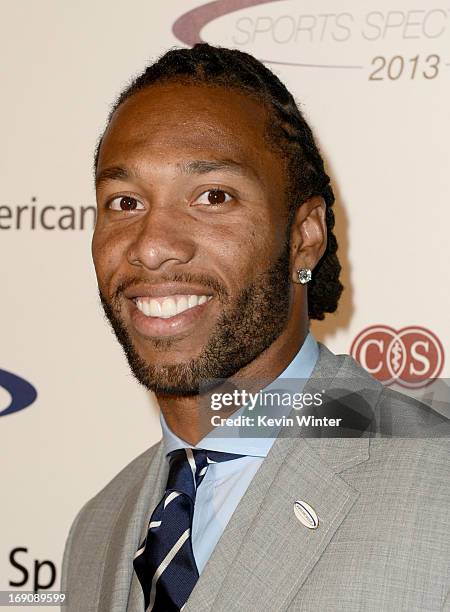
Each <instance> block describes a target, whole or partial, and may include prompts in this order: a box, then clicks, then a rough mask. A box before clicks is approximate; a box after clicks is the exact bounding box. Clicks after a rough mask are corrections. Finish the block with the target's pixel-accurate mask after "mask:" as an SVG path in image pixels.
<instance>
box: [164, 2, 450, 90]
mask: <svg viewBox="0 0 450 612" xmlns="http://www.w3.org/2000/svg"><path fill="white" fill-rule="evenodd" d="M395 4H396V3H395V2H393V3H391V8H390V9H384V10H379V9H378V10H375V8H376V6H372V7H370V8H369V7H368V6H367V4H366V3H364V2H360V0H352V1H350V2H347V3H346V6H345V10H344V9H342V10H340V7H341V6H342V5H339V4H337V3H336V2H335V0H322V2H320V8H318V7H317V2H315V1H314V0H216V1H215V2H208V3H204V4H202V5H200V6H198V7H196V8H194V9H191V10H190V11H188V12H186V13H184V14H183V15H181V16H180V17H179V18H178V19H177V20H176V21H175V23H174V24H173V28H172V29H173V33H174V35H175V36H176V37H177V38H178V40H180V41H181V42H182V43H184V44H186V45H189V46H192V45H194V44H195V43H198V42H210V43H211V44H218V45H224V46H227V47H232V48H238V49H239V48H240V49H241V50H243V51H248V52H249V53H252V54H253V55H254V56H255V57H257V58H259V59H260V60H261V61H263V62H265V63H268V64H279V65H284V66H293V67H299V68H307V69H317V70H320V71H324V70H325V71H327V70H346V71H352V72H354V73H355V74H357V75H358V76H361V77H363V78H364V79H366V80H369V81H372V82H376V81H385V82H394V81H399V80H401V81H411V80H419V79H422V80H424V81H431V80H434V79H436V78H438V77H439V76H441V74H442V73H443V72H444V71H448V70H449V68H450V51H449V49H448V43H447V40H448V34H449V31H450V8H449V7H448V5H447V4H440V3H439V2H438V3H436V4H433V5H431V6H430V5H429V3H427V2H426V1H425V0H421V1H420V0H412V1H410V2H408V3H406V4H405V3H404V2H403V3H401V4H400V3H398V4H399V7H398V8H395Z"/></svg>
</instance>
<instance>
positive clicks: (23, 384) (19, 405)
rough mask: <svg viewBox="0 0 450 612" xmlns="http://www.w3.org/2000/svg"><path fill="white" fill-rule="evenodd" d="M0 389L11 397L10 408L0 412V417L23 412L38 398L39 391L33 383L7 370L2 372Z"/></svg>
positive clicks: (0, 373) (0, 371)
mask: <svg viewBox="0 0 450 612" xmlns="http://www.w3.org/2000/svg"><path fill="white" fill-rule="evenodd" d="M0 387H3V388H4V389H6V390H7V391H8V393H9V394H10V395H11V402H10V403H9V406H7V407H6V408H5V409H4V410H2V411H1V412H0V416H6V415H7V414H11V413H13V412H17V411H18V410H23V409H24V408H27V407H28V406H29V405H30V404H32V403H33V402H34V400H35V399H36V398H37V391H36V389H35V388H34V387H33V385H32V384H31V383H29V382H28V381H27V380H25V379H24V378H21V377H20V376H17V375H16V374H13V373H12V372H7V371H6V370H0Z"/></svg>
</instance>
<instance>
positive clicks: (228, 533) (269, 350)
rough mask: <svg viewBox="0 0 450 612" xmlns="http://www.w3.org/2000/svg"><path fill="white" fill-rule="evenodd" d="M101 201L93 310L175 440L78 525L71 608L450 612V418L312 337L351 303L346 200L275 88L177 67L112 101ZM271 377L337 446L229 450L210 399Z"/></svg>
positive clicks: (185, 55)
mask: <svg viewBox="0 0 450 612" xmlns="http://www.w3.org/2000/svg"><path fill="white" fill-rule="evenodd" d="M96 187H97V201H98V219H97V225H96V229H95V233H94V239H93V258H94V263H95V268H96V273H97V278H98V285H99V292H100V298H101V301H102V304H103V307H104V310H105V313H106V315H107V318H108V319H109V321H110V323H111V325H112V327H113V329H114V331H115V333H116V336H117V338H118V340H119V341H120V343H121V345H122V346H123V349H124V351H125V354H126V356H127V358H128V362H129V364H130V367H131V369H132V371H133V373H134V375H135V376H136V378H137V379H138V380H139V382H141V383H142V384H143V385H144V386H145V387H147V388H148V389H151V390H153V391H155V392H156V395H157V398H158V402H159V405H160V408H161V424H162V430H163V441H162V442H161V443H159V444H157V445H156V446H153V447H152V448H150V449H149V450H148V451H146V452H145V453H143V454H142V455H141V456H140V457H138V458H137V459H135V460H134V461H133V462H132V463H131V464H130V465H129V466H127V467H126V468H125V469H124V470H123V471H122V472H121V473H120V474H119V475H118V476H117V477H116V478H114V480H112V482H110V483H109V484H108V485H107V486H106V487H105V488H104V489H103V490H102V491H101V492H100V493H99V494H98V495H97V496H96V497H94V498H93V499H92V500H90V501H89V502H88V503H87V504H86V505H85V506H84V508H82V510H81V511H80V513H79V514H78V516H77V518H76V519H75V522H74V524H73V526H72V528H71V531H70V534H69V538H68V541H67V544H66V550H65V555H64V563H63V578H62V589H63V590H66V591H67V593H68V610H70V611H72V610H80V611H83V612H88V611H91V610H92V611H94V610H100V611H102V612H107V611H108V612H109V611H110V610H114V611H125V610H128V611H129V612H138V611H139V612H140V611H142V610H144V609H149V610H164V611H167V610H180V609H183V610H184V611H185V612H188V611H189V612H192V611H195V612H198V611H200V610H214V611H220V610H223V611H225V610H227V611H230V610H242V611H245V612H247V611H250V610H255V611H256V610H258V611H259V610H270V611H278V610H280V611H281V610H305V611H313V610H314V611H325V610H327V611H328V610H370V611H372V610H373V611H379V610H389V611H392V610H405V611H406V610H407V611H408V612H411V611H413V610H417V611H419V610H420V611H421V612H422V611H424V610H428V611H431V610H436V611H437V610H441V609H443V606H444V605H445V604H444V602H445V601H446V602H447V604H446V605H449V599H448V591H449V588H450V584H449V575H448V570H449V564H448V562H449V552H450V543H449V538H448V528H449V520H448V509H449V506H448V502H449V498H450V487H449V482H448V450H449V448H448V439H446V438H445V437H443V436H442V431H443V428H444V427H446V421H445V419H444V418H443V417H440V416H439V415H438V414H435V413H433V412H432V411H431V410H428V409H427V408H426V407H425V406H422V405H421V404H419V403H418V402H415V401H414V400H412V399H408V398H406V397H404V396H402V395H400V394H397V393H394V392H392V391H388V390H387V389H385V388H384V387H383V386H382V385H381V384H380V383H378V382H377V381H375V380H374V379H373V378H371V377H370V376H369V375H368V374H367V373H366V372H365V371H364V370H362V368H360V367H359V366H358V365H357V364H356V363H355V362H354V361H353V360H352V359H351V358H350V357H348V356H344V355H341V356H335V355H333V354H332V353H331V352H330V351H329V350H328V349H326V347H325V346H323V345H322V344H320V343H317V342H316V341H315V340H314V338H313V337H312V336H311V334H310V333H309V319H310V318H316V319H323V318H324V314H325V313H326V312H333V311H335V310H336V307H337V303H338V299H339V296H340V294H341V291H342V285H341V284H340V282H339V272H340V265H339V261H338V259H337V256H336V250H337V243H336V239H335V236H334V234H333V231H332V230H333V225H334V216H333V211H332V205H333V201H334V198H333V192H332V190H331V187H330V184H329V178H328V176H327V175H326V173H325V171H324V166H323V161H322V158H321V156H320V154H319V151H318V149H317V147H316V144H315V142H314V139H313V136H312V134H311V130H310V129H309V127H308V125H307V124H306V122H305V120H304V118H303V117H302V115H301V113H300V112H299V110H298V108H297V106H296V104H295V102H294V100H293V98H292V96H291V95H290V94H289V92H288V91H287V90H286V88H285V87H284V85H282V84H281V83H280V81H279V80H278V79H277V77H276V76H275V75H273V74H272V73H271V72H270V71H269V70H268V69H267V68H265V67H264V66H263V65H262V64H260V63H259V62H258V61H257V60H255V59H254V58H252V57H251V56H249V55H247V54H244V53H241V52H238V51H231V50H228V49H223V48H215V47H211V46H209V45H204V44H202V45H196V46H195V47H194V48H193V49H190V50H188V49H184V50H172V51H170V52H168V53H167V54H165V55H164V56H163V57H162V58H161V59H160V60H159V61H158V62H157V63H156V64H153V65H151V66H149V67H148V68H147V70H146V71H145V72H144V73H143V74H142V75H141V76H139V77H138V78H137V79H136V80H135V81H134V82H133V83H132V85H131V86H130V87H128V88H127V89H126V90H125V92H124V93H123V94H122V95H121V96H120V98H119V100H118V102H117V103H116V105H115V107H114V109H113V111H112V113H111V115H110V118H109V122H108V125H107V128H106V130H105V132H104V134H103V136H102V139H101V141H100V144H99V147H98V151H97V156H96ZM260 379H264V380H265V381H267V383H268V386H270V383H273V384H274V385H280V384H284V382H283V381H284V380H285V379H290V380H292V379H295V380H298V388H299V389H303V390H304V391H305V392H306V391H311V395H313V393H312V392H313V391H317V390H318V389H319V390H323V391H325V392H326V394H327V396H329V397H332V398H334V400H336V401H334V402H333V401H332V402H331V403H330V402H328V403H327V404H326V405H327V406H328V408H327V412H326V414H327V415H328V416H329V415H330V414H334V415H336V416H337V417H339V415H341V416H343V417H344V418H343V425H344V429H341V430H340V431H341V432H343V433H337V434H336V435H334V436H332V434H331V435H330V433H329V432H330V430H331V429H332V426H330V427H327V424H326V423H325V420H324V419H322V422H321V424H322V425H323V428H322V429H321V433H320V434H319V435H318V434H317V433H316V432H314V433H312V434H311V433H309V432H305V429H303V430H302V431H300V428H297V430H296V432H295V433H292V432H290V431H289V428H288V427H282V428H281V429H279V430H278V432H277V433H278V436H276V435H268V434H267V435H261V433H260V432H259V433H256V434H255V435H254V436H252V435H251V434H250V435H244V436H242V437H239V436H235V437H231V436H226V435H225V436H223V437H220V435H218V434H219V433H220V428H217V430H213V429H212V428H213V421H212V419H211V418H209V416H210V413H209V412H208V410H207V409H206V407H205V405H204V402H203V400H204V398H205V397H210V396H209V395H208V394H209V393H211V390H212V391H214V390H215V385H218V387H217V388H222V387H220V384H222V382H223V381H225V386H226V385H227V384H228V383H229V384H230V385H233V388H239V385H244V386H245V384H246V382H247V381H248V382H249V385H250V386H251V385H252V384H253V386H254V385H255V384H256V387H257V388H261V385H260V387H258V385H257V383H256V382H255V381H258V380H260ZM305 381H306V382H305ZM265 387H266V385H265V384H264V386H263V388H265ZM343 389H344V393H342V390H343ZM239 410H241V409H239V407H238V405H237V404H236V403H233V404H232V405H231V406H230V407H229V408H228V410H227V411H226V412H224V413H223V414H225V415H230V414H233V415H234V414H235V413H236V414H237V413H238V412H239ZM234 411H236V412H234ZM205 414H207V415H208V418H205ZM310 414H311V415H312V416H314V414H316V415H317V414H325V413H324V412H323V411H322V412H321V409H320V408H318V407H317V409H315V408H313V409H311V410H310ZM130 418H131V416H130ZM335 420H339V419H335ZM337 429H339V428H337ZM423 432H425V434H424V433H423ZM432 435H433V437H432V439H431V436H432ZM395 436H402V437H401V439H399V438H398V437H395ZM446 598H447V599H446Z"/></svg>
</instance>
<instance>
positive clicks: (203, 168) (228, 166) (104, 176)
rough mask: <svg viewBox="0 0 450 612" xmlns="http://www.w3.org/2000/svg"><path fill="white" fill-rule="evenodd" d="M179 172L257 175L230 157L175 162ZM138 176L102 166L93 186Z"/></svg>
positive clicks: (118, 168) (123, 170)
mask: <svg viewBox="0 0 450 612" xmlns="http://www.w3.org/2000/svg"><path fill="white" fill-rule="evenodd" d="M177 169H178V171H179V172H180V174H187V175H197V174H208V173H209V172H217V171H222V172H223V171H225V172H230V173H232V174H237V175H243V174H251V175H252V176H254V177H256V178H258V177H257V175H256V172H255V171H254V170H253V168H251V167H250V166H247V165H244V164H240V163H239V162H237V161H234V160H232V159H219V160H203V159H195V160H191V161H188V162H183V163H180V164H177ZM133 178H134V179H137V178H139V177H138V176H137V175H136V174H135V173H134V172H130V171H129V170H127V169H126V168H123V167H121V166H112V167H110V168H104V169H103V170H101V171H100V172H99V173H98V174H97V176H96V177H95V186H96V187H97V188H98V187H99V186H100V185H101V184H102V183H106V182H108V181H126V180H128V179H133Z"/></svg>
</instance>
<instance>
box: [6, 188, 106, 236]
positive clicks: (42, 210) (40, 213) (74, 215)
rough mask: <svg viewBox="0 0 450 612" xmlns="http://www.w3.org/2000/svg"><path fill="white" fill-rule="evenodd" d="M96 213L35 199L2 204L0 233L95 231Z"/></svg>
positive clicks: (87, 209) (85, 208) (34, 197)
mask: <svg viewBox="0 0 450 612" xmlns="http://www.w3.org/2000/svg"><path fill="white" fill-rule="evenodd" d="M96 212H97V211H96V208H95V206H70V205H67V204H51V203H48V202H41V201H39V200H38V198H37V197H36V196H33V197H31V198H30V201H29V203H24V204H2V203H0V231H2V230H45V231H55V230H56V231H61V230H62V231H67V230H84V229H94V226H95V218H96Z"/></svg>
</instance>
